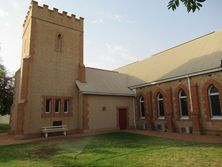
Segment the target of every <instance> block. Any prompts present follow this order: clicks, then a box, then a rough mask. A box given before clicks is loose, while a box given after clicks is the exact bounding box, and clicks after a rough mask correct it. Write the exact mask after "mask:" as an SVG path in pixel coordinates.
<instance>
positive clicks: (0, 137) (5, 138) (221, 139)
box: [0, 130, 222, 145]
mask: <svg viewBox="0 0 222 167" xmlns="http://www.w3.org/2000/svg"><path fill="white" fill-rule="evenodd" d="M123 132H128V133H135V134H142V135H147V136H155V137H163V138H170V139H177V140H182V141H194V142H201V143H214V144H222V136H212V135H195V134H180V133H173V132H159V131H149V130H126V131H123ZM101 133H105V132H101ZM94 134H95V133H86V134H76V135H68V136H62V135H61V136H53V137H48V138H44V137H40V138H34V139H26V140H15V139H14V136H13V135H8V134H7V133H0V145H10V144H21V143H30V142H34V141H49V140H58V139H64V138H74V137H81V136H88V135H94ZM97 134H98V133H97Z"/></svg>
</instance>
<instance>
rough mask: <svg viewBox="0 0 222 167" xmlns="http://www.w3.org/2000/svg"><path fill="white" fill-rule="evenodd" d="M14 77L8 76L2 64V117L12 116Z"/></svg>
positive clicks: (0, 93) (0, 111)
mask: <svg viewBox="0 0 222 167" xmlns="http://www.w3.org/2000/svg"><path fill="white" fill-rule="evenodd" d="M13 87H14V77H10V76H8V75H7V71H6V69H5V67H4V66H3V65H2V64H0V115H5V114H10V108H11V105H12V102H13V94H14V88H13Z"/></svg>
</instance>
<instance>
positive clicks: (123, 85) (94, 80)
mask: <svg viewBox="0 0 222 167" xmlns="http://www.w3.org/2000/svg"><path fill="white" fill-rule="evenodd" d="M85 70H86V71H85V72H86V83H81V82H80V81H78V80H76V84H77V86H78V88H79V90H80V92H82V93H83V94H98V95H116V96H134V95H135V92H134V91H132V90H131V89H129V88H128V87H130V86H132V85H136V84H139V83H141V82H142V81H141V80H139V79H137V78H135V77H131V76H128V75H126V74H120V73H119V72H116V71H108V70H102V69H96V68H89V67H86V68H85Z"/></svg>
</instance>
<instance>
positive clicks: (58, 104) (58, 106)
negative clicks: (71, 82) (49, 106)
mask: <svg viewBox="0 0 222 167" xmlns="http://www.w3.org/2000/svg"><path fill="white" fill-rule="evenodd" d="M60 106H61V101H60V100H59V99H57V100H56V102H55V112H60Z"/></svg>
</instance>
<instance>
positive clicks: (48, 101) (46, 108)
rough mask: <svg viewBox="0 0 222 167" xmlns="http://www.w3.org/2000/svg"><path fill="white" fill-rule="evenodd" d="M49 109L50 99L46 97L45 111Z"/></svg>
mask: <svg viewBox="0 0 222 167" xmlns="http://www.w3.org/2000/svg"><path fill="white" fill-rule="evenodd" d="M50 111H51V100H50V99H46V104H45V112H47V113H49V112H50Z"/></svg>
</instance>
